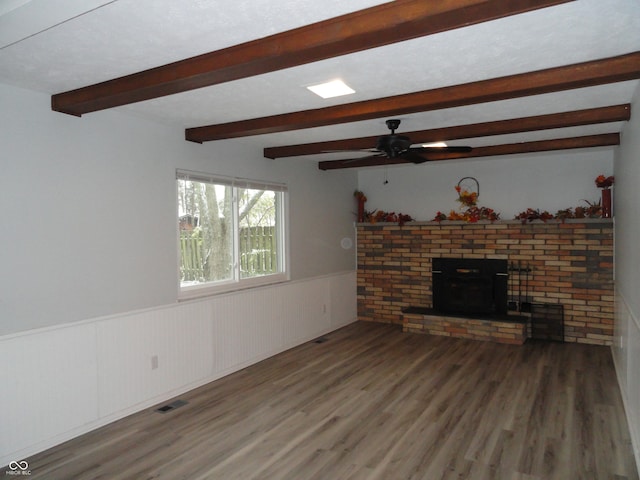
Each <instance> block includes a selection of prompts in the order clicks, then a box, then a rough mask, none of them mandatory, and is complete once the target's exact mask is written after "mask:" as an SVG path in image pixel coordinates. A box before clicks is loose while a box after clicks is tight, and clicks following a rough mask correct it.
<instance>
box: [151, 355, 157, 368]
mask: <svg viewBox="0 0 640 480" xmlns="http://www.w3.org/2000/svg"><path fill="white" fill-rule="evenodd" d="M157 368H158V355H154V356H152V357H151V370H156V369H157Z"/></svg>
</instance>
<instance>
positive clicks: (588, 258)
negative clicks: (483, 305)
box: [357, 219, 614, 345]
mask: <svg viewBox="0 0 640 480" xmlns="http://www.w3.org/2000/svg"><path fill="white" fill-rule="evenodd" d="M357 230H358V318H359V319H360V320H364V321H375V322H383V323H396V324H400V325H404V327H405V330H406V331H415V330H416V328H417V327H416V321H417V315H416V313H415V311H416V309H417V310H418V311H419V310H420V309H431V308H433V296H432V288H433V284H432V283H433V282H432V270H433V269H432V261H433V259H434V258H469V259H474V258H477V259H502V260H506V261H507V262H508V264H509V265H518V266H519V268H518V269H519V270H520V266H526V270H527V275H526V285H523V282H524V281H525V280H523V276H522V275H517V276H516V275H512V274H511V273H510V279H509V282H508V298H509V299H518V298H520V299H521V300H522V298H523V291H524V292H525V293H526V298H525V300H526V302H532V303H541V304H554V305H562V307H563V309H564V325H565V330H564V339H565V341H567V342H580V343H592V344H600V345H609V344H610V343H611V340H612V338H613V309H614V291H613V224H612V221H611V220H610V219H584V220H568V221H567V222H566V223H561V222H558V221H549V222H547V223H543V222H533V223H527V224H522V223H521V222H519V221H500V222H495V223H489V222H486V223H485V222H479V223H474V224H470V223H464V222H449V221H444V222H441V223H437V222H415V223H409V224H406V225H403V226H399V225H395V224H388V223H378V224H365V223H363V224H358V227H357ZM516 303H518V305H519V302H516ZM409 307H412V308H411V309H409V311H410V312H411V313H409V314H407V315H405V314H404V313H403V310H406V309H407V308H409ZM515 313H517V312H515ZM514 318H515V317H514ZM501 320H502V319H501ZM439 321H443V319H440V320H439ZM463 321H464V320H461V319H448V320H446V321H445V322H444V323H445V324H444V326H437V327H434V328H437V329H441V331H439V332H438V334H443V335H449V334H450V335H452V336H455V335H454V333H455V332H456V331H462V330H465V329H467V330H468V329H472V330H473V331H481V330H482V329H487V330H488V331H489V335H490V336H492V335H493V336H494V337H500V336H501V335H502V336H507V335H508V336H509V338H511V335H512V333H508V334H506V333H501V332H504V331H505V329H508V328H509V327H510V326H509V325H508V324H507V323H504V322H496V323H493V324H488V323H483V321H482V320H477V319H473V322H471V323H470V324H469V323H468V324H466V325H463V324H462V323H460V322H463ZM470 325H471V326H470ZM412 326H413V327H412ZM514 326H515V327H517V328H520V329H521V327H518V325H517V322H515V323H514V325H511V327H514ZM412 328H413V330H412ZM521 330H522V329H521ZM524 335H525V336H526V331H525V333H524ZM463 336H464V335H463ZM468 338H473V337H471V336H470V337H468ZM512 343H516V342H512Z"/></svg>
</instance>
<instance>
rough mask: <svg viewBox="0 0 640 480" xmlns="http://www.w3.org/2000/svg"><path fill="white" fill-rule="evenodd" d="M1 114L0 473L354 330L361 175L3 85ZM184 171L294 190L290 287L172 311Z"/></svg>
mask: <svg viewBox="0 0 640 480" xmlns="http://www.w3.org/2000/svg"><path fill="white" fill-rule="evenodd" d="M0 105H1V106H2V107H1V108H0V152H2V154H1V157H0V168H1V170H0V172H1V174H0V208H1V209H2V218H3V219H4V221H3V222H2V227H1V231H0V265H1V269H2V270H1V271H2V275H0V385H2V388H0V407H1V408H0V465H6V464H7V463H8V462H10V461H12V460H17V459H22V458H25V457H26V456H28V455H30V454H32V453H35V452H37V451H39V450H42V449H44V448H47V447H49V446H52V445H54V444H56V443H58V442H61V441H64V440H66V439H68V438H71V437H73V436H75V435H79V434H81V433H84V432H86V431H89V430H91V429H93V428H96V427H98V426H100V425H103V424H105V423H108V422H109V421H113V420H115V419H117V418H120V417H122V416H124V415H127V414H129V413H132V412H135V411H137V410H140V409H141V408H146V407H148V406H150V405H153V404H155V403H157V402H161V401H164V400H166V399H167V398H170V397H171V396H173V395H176V394H179V393H181V392H184V391H187V390H189V389H191V388H194V387H196V386H198V385H201V384H204V383H207V382H209V381H212V380H214V379H216V378H219V377H220V376H223V375H225V374H228V373H231V372H233V371H235V370H238V369H240V368H244V367H245V366H247V365H249V364H251V363H253V362H256V361H259V360H261V359H263V358H266V357H268V356H271V355H274V354H276V353H278V352H280V351H282V350H284V349H286V348H290V347H292V346H294V345H297V344H299V343H301V342H304V341H307V340H309V339H312V338H314V337H315V336H317V335H320V334H324V333H327V332H329V331H331V330H334V329H336V328H338V327H340V326H342V325H345V324H347V323H349V322H352V321H354V320H355V318H356V306H355V298H356V290H355V283H356V282H355V262H354V258H355V252H354V249H353V248H351V249H343V248H342V247H341V245H340V241H341V239H342V238H343V237H350V238H352V239H353V238H354V235H355V231H354V227H353V221H354V217H353V213H352V211H353V191H354V189H355V187H356V183H357V182H356V180H357V178H356V174H355V173H353V172H348V171H345V172H335V173H331V174H328V173H326V172H321V171H320V170H318V169H317V166H316V165H315V164H314V163H311V162H309V163H307V162H299V161H298V162H295V161H288V160H284V161H280V160H278V161H273V160H267V159H264V158H263V157H262V156H261V151H260V149H258V148H256V147H250V146H248V145H246V144H243V143H242V142H241V141H225V142H212V143H209V144H205V145H198V144H193V143H188V142H185V140H184V131H183V130H182V129H181V128H174V127H170V126H163V125H158V124H155V123H152V122H148V121H145V120H142V119H139V118H134V117H131V116H127V115H126V114H124V113H122V112H121V111H109V112H99V113H95V114H89V115H85V116H84V117H83V118H75V117H71V116H67V115H63V114H60V113H54V112H52V111H51V110H50V97H49V96H48V95H45V94H41V93H35V92H30V91H26V90H22V89H19V88H15V87H9V86H5V85H0ZM177 168H181V169H190V170H198V171H203V172H208V173H212V174H219V175H228V176H239V177H245V178H253V179H258V180H268V181H269V180H270V181H276V182H285V183H287V184H288V186H289V192H290V194H289V205H290V218H289V222H290V232H289V240H290V267H291V268H290V271H291V277H292V281H291V282H287V283H282V284H278V285H273V286H268V287H263V288H259V289H251V290H245V291H240V292H236V293H232V294H226V295H218V296H213V297H209V298H205V299H201V300H197V301H192V302H183V303H177V294H178V277H177V275H178V267H177V248H178V247H177V231H176V227H177V219H176V187H175V171H176V169H177ZM156 355H157V356H158V360H159V367H158V369H152V368H151V366H152V364H151V357H152V356H156Z"/></svg>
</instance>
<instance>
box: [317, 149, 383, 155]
mask: <svg viewBox="0 0 640 480" xmlns="http://www.w3.org/2000/svg"><path fill="white" fill-rule="evenodd" d="M344 152H364V153H374V154H377V153H382V152H380V150H378V149H377V148H354V149H348V150H322V152H320V153H344Z"/></svg>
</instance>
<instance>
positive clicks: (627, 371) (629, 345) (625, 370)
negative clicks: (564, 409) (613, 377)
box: [612, 294, 640, 470]
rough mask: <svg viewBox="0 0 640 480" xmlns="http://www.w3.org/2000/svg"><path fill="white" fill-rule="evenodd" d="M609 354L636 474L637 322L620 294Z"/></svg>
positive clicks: (639, 438) (639, 439) (639, 404)
mask: <svg viewBox="0 0 640 480" xmlns="http://www.w3.org/2000/svg"><path fill="white" fill-rule="evenodd" d="M612 350H613V358H614V362H615V366H616V373H617V376H618V383H619V384H620V390H621V392H622V398H623V400H624V406H625V410H626V413H627V421H628V423H629V431H630V433H631V440H632V442H633V450H634V454H635V458H636V464H637V465H638V469H639V470H640V321H639V319H638V318H637V317H635V316H634V315H633V313H632V312H631V310H630V309H629V306H628V304H627V302H626V301H625V299H624V297H623V296H622V295H620V294H618V295H617V296H616V329H615V334H614V344H613V347H612Z"/></svg>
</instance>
